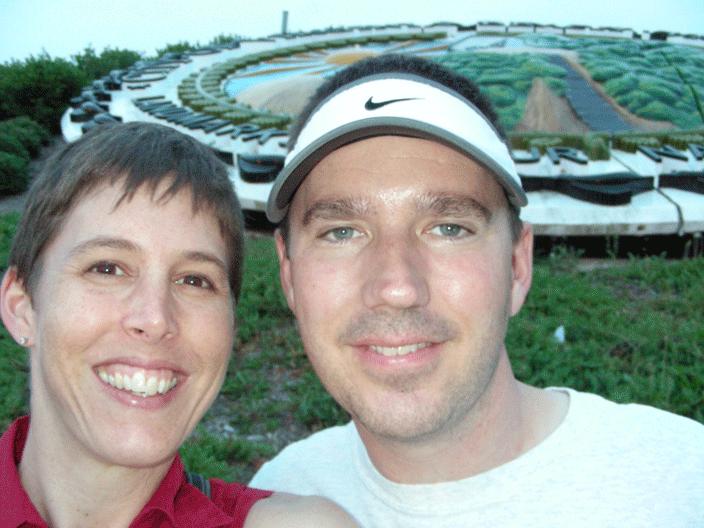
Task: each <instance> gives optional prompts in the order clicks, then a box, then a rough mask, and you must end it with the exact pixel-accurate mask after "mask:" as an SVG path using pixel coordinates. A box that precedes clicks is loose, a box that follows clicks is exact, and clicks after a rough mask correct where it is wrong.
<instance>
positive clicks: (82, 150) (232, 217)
mask: <svg viewBox="0 0 704 528" xmlns="http://www.w3.org/2000/svg"><path fill="white" fill-rule="evenodd" d="M162 182H167V185H168V186H167V188H166V190H165V191H164V192H163V193H161V195H160V196H154V199H155V200H156V201H157V202H159V201H167V200H168V199H169V198H171V197H172V196H174V195H175V194H177V193H178V192H179V191H180V190H182V189H185V190H188V191H190V193H191V196H192V198H193V212H194V213H196V212H198V211H201V210H206V211H209V212H211V213H212V214H213V215H214V216H215V218H216V219H217V221H218V224H219V226H220V232H221V234H222V236H223V239H224V241H225V244H226V245H227V248H228V253H229V255H228V258H229V262H228V265H229V282H230V289H231V290H232V295H233V299H235V300H236V299H237V298H238V297H239V292H240V287H241V283H242V258H243V220H242V211H241V209H240V205H239V202H238V200H237V196H236V195H235V192H234V190H233V187H232V184H231V182H230V179H229V177H228V174H227V168H226V167H225V166H224V165H223V163H222V162H221V161H220V160H218V159H217V157H216V156H215V154H214V153H213V152H212V151H211V150H210V149H209V148H208V147H206V146H205V145H203V144H201V143H199V142H198V141H197V140H195V139H194V138H192V137H190V136H187V135H185V134H182V133H180V132H178V131H177V130H175V129H173V128H169V127H166V126H162V125H157V124H151V123H139V122H133V123H127V124H107V125H100V126H98V127H95V128H94V129H93V130H91V131H90V132H88V133H86V134H85V135H84V136H83V137H81V138H80V139H79V140H78V141H76V142H74V143H71V144H68V145H66V146H65V147H64V148H62V149H61V150H60V151H59V152H57V153H56V154H55V155H54V156H53V157H52V158H50V159H49V160H48V161H47V162H46V163H45V165H44V168H43V170H42V171H41V172H40V173H39V174H38V176H37V177H36V178H35V180H34V182H33V183H32V186H31V188H30V190H29V193H28V196H27V202H26V205H25V209H24V212H23V214H22V218H21V219H20V222H19V224H18V227H17V232H16V233H15V237H14V240H13V242H12V248H11V250H10V256H9V265H10V266H12V267H14V268H15V269H16V270H17V277H18V279H19V280H20V281H22V283H23V284H24V285H25V289H26V290H27V292H28V293H29V294H30V296H31V295H32V292H33V288H34V286H35V285H36V282H37V279H38V277H39V274H40V273H41V255H42V251H43V250H44V248H45V247H46V246H47V244H48V243H49V242H51V240H52V239H53V238H54V237H55V236H56V234H57V233H58V232H59V230H60V229H61V227H62V225H63V223H64V221H65V220H66V218H67V216H68V214H69V213H70V212H71V210H72V209H73V207H74V206H75V205H76V203H78V202H79V201H80V200H82V199H83V198H85V197H86V196H87V195H88V194H89V193H90V192H91V191H92V190H95V189H96V188H98V187H100V186H103V185H118V184H119V185H121V186H122V188H123V194H122V196H121V198H120V201H119V202H118V205H119V203H120V202H121V201H122V200H124V199H127V200H129V199H130V198H131V197H132V196H134V194H135V193H136V192H137V191H138V190H139V189H140V188H141V187H142V186H144V185H146V186H147V187H146V188H147V189H148V190H149V191H150V192H151V193H152V194H154V193H155V192H156V189H157V188H158V187H159V185H160V184H161V183H162ZM174 229H178V226H174Z"/></svg>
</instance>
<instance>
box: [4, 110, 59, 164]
mask: <svg viewBox="0 0 704 528" xmlns="http://www.w3.org/2000/svg"><path fill="white" fill-rule="evenodd" d="M5 133H7V134H10V135H12V136H14V137H15V138H16V139H17V140H18V141H19V142H20V143H21V144H22V146H23V147H24V148H25V149H27V151H28V152H29V154H30V156H32V157H34V156H36V155H37V154H38V153H39V149H40V147H41V146H42V145H43V144H45V143H46V142H47V141H48V140H49V131H48V130H47V129H45V128H44V127H43V126H41V125H40V124H39V123H36V122H35V121H32V120H31V119H30V118H28V117H15V118H13V119H7V120H5V121H0V135H2V134H5ZM0 150H4V149H2V148H0Z"/></svg>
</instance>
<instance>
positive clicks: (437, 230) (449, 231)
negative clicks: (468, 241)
mask: <svg viewBox="0 0 704 528" xmlns="http://www.w3.org/2000/svg"><path fill="white" fill-rule="evenodd" d="M430 232H431V233H433V234H434V235H439V236H442V237H448V238H459V237H463V236H466V235H468V234H469V231H468V230H467V229H466V228H464V227H462V226H460V225H457V224H440V225H436V226H435V227H433V228H432V229H431V230H430Z"/></svg>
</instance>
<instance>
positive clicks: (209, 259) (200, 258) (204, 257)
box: [183, 251, 228, 276]
mask: <svg viewBox="0 0 704 528" xmlns="http://www.w3.org/2000/svg"><path fill="white" fill-rule="evenodd" d="M183 256H184V257H185V258H186V260H189V261H192V262H204V263H206V264H213V265H214V266H215V267H217V268H218V269H219V270H220V271H221V272H222V273H223V274H224V275H225V276H227V275H228V269H227V265H226V264H225V262H224V261H223V260H222V259H221V258H220V257H218V256H217V255H214V254H213V253H209V252H206V251H185V252H184V253H183Z"/></svg>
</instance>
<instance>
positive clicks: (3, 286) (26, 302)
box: [0, 267, 35, 346]
mask: <svg viewBox="0 0 704 528" xmlns="http://www.w3.org/2000/svg"><path fill="white" fill-rule="evenodd" d="M0 316H2V322H3V323H4V324H5V328H7V330H8V332H10V334H11V335H12V337H14V338H15V341H17V342H20V341H21V340H22V339H23V338H24V340H25V342H24V343H22V344H23V345H24V346H27V345H29V344H31V343H34V342H35V339H34V332H35V324H34V308H33V307H32V299H31V298H30V296H29V293H27V291H26V290H25V286H24V284H23V283H22V281H21V280H19V279H18V278H17V269H16V268H14V267H11V268H9V269H8V270H7V271H6V272H5V276H4V277H3V278H2V283H0Z"/></svg>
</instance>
